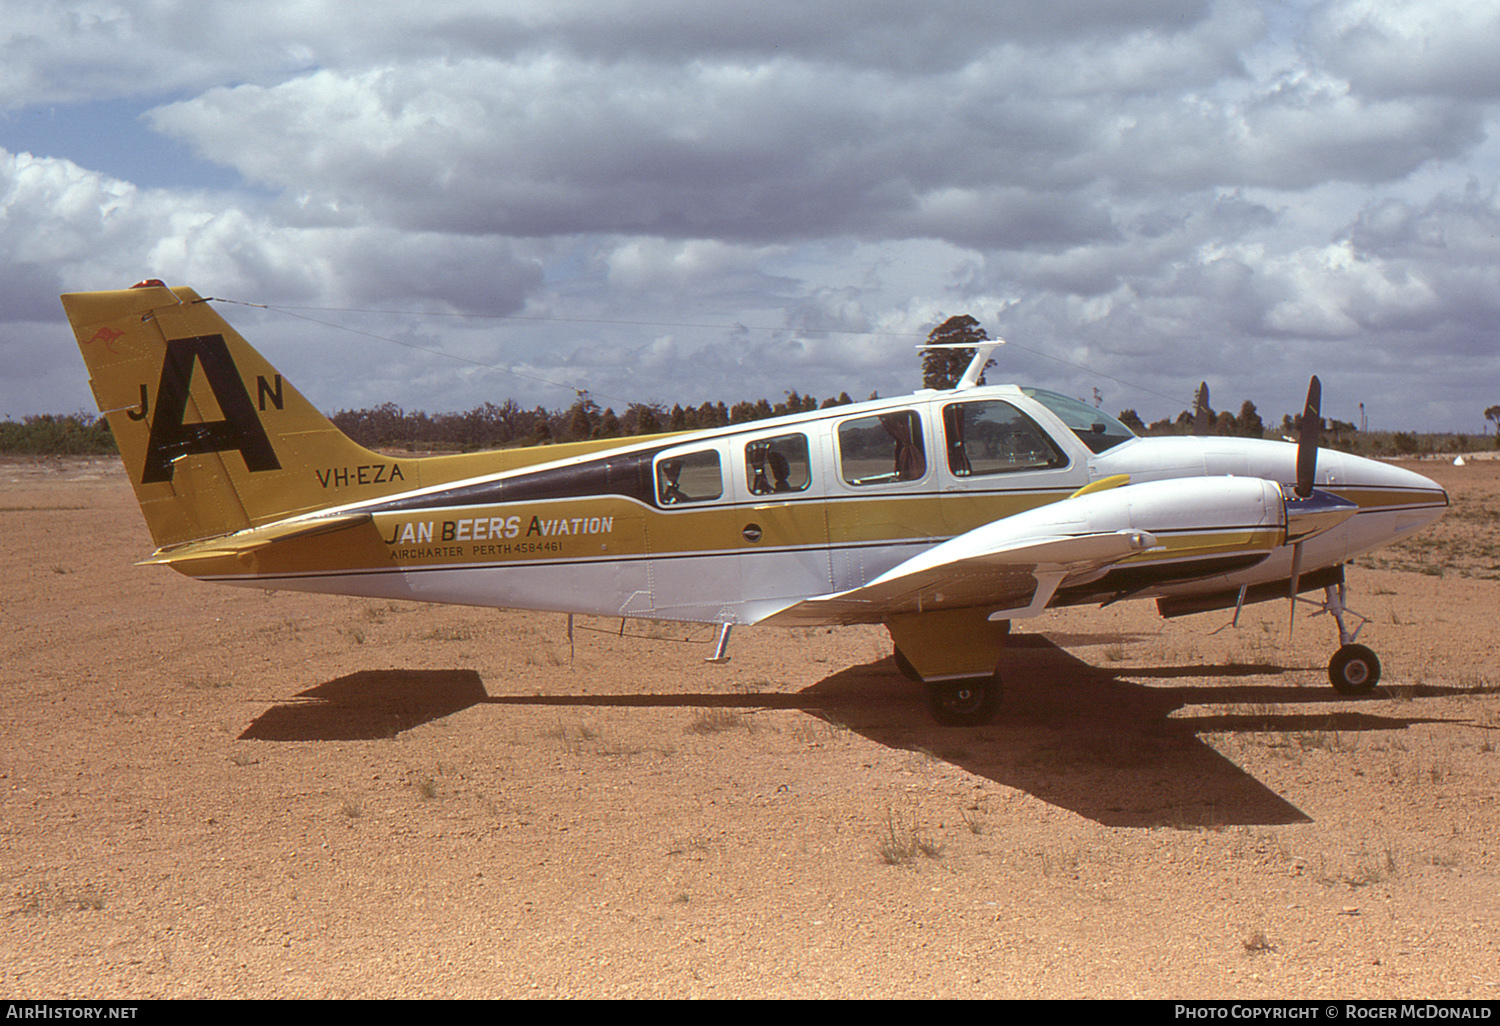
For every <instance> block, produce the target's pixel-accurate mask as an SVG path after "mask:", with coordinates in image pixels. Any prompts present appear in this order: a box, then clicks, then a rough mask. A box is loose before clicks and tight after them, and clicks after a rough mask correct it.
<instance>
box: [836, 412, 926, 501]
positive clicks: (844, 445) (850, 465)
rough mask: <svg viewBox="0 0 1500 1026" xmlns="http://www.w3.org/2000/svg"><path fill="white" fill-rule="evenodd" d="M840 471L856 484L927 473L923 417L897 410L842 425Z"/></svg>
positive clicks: (901, 479)
mask: <svg viewBox="0 0 1500 1026" xmlns="http://www.w3.org/2000/svg"><path fill="white" fill-rule="evenodd" d="M839 472H840V473H841V474H842V475H843V477H844V480H845V481H847V482H849V483H850V484H852V485H873V484H890V483H892V482H895V481H915V480H917V479H918V478H920V477H923V476H924V475H925V474H926V473H927V456H926V454H925V453H924V452H923V449H922V419H921V418H920V417H919V416H917V411H916V410H897V411H895V412H892V413H882V414H880V415H879V416H875V417H861V418H859V419H858V420H846V421H844V423H842V424H840V425H839Z"/></svg>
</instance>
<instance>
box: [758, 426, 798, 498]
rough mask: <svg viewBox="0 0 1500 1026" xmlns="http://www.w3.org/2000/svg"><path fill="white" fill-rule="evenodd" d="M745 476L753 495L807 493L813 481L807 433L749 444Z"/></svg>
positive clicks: (759, 439) (763, 439)
mask: <svg viewBox="0 0 1500 1026" xmlns="http://www.w3.org/2000/svg"><path fill="white" fill-rule="evenodd" d="M745 479H746V480H747V481H748V482H749V483H750V494H751V495H776V494H779V493H782V492H803V491H806V490H807V486H808V485H809V484H811V483H812V461H811V460H810V459H809V458H808V455H807V436H806V435H803V434H795V435H777V436H776V437H775V438H757V439H756V440H755V441H753V442H751V443H750V444H749V445H747V446H745Z"/></svg>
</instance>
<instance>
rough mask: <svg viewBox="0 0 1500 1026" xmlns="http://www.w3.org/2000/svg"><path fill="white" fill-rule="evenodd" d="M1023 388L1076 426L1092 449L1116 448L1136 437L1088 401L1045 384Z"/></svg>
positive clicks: (1060, 418)
mask: <svg viewBox="0 0 1500 1026" xmlns="http://www.w3.org/2000/svg"><path fill="white" fill-rule="evenodd" d="M1021 391H1022V393H1023V394H1025V395H1027V396H1029V397H1030V398H1032V399H1035V400H1036V401H1037V402H1039V403H1041V404H1042V405H1043V406H1045V407H1047V409H1049V410H1051V411H1052V412H1053V413H1055V414H1057V419H1058V420H1060V421H1062V422H1063V423H1064V424H1066V425H1068V427H1070V428H1072V429H1073V433H1074V434H1075V435H1077V436H1078V437H1079V438H1081V439H1082V440H1083V444H1084V445H1086V446H1088V447H1089V451H1091V452H1103V451H1104V450H1106V449H1112V448H1114V447H1115V446H1117V445H1119V444H1120V443H1121V442H1128V441H1130V440H1131V439H1132V438H1134V437H1135V433H1134V432H1133V431H1131V430H1130V429H1129V428H1128V427H1126V426H1125V425H1124V424H1121V423H1120V422H1119V421H1118V420H1116V419H1115V418H1114V417H1111V416H1110V415H1109V414H1107V413H1105V412H1104V411H1103V410H1096V409H1094V408H1093V407H1092V406H1090V405H1089V404H1088V403H1084V402H1079V401H1078V400H1077V399H1073V398H1070V397H1068V396H1065V395H1061V394H1059V393H1057V392H1048V391H1047V390H1046V389H1043V388H1023V389H1021Z"/></svg>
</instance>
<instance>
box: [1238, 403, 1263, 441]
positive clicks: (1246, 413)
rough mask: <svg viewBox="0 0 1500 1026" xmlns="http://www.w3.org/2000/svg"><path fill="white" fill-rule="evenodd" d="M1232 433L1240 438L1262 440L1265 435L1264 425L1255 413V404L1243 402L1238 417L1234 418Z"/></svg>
mask: <svg viewBox="0 0 1500 1026" xmlns="http://www.w3.org/2000/svg"><path fill="white" fill-rule="evenodd" d="M1234 433H1235V434H1237V435H1239V436H1240V437H1241V438H1264V437H1265V435H1266V425H1265V423H1264V422H1263V421H1262V420H1261V419H1260V414H1259V413H1257V412H1256V410H1255V404H1254V403H1252V402H1251V401H1250V400H1249V399H1246V400H1245V403H1244V405H1243V406H1241V407H1240V415H1239V416H1238V417H1236V418H1235V422H1234Z"/></svg>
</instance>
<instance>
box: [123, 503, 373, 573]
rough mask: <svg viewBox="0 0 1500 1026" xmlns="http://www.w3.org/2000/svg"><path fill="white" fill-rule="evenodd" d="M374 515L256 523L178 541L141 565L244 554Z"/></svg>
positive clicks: (351, 524) (331, 530)
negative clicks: (183, 542)
mask: <svg viewBox="0 0 1500 1026" xmlns="http://www.w3.org/2000/svg"><path fill="white" fill-rule="evenodd" d="M374 519H375V518H374V517H372V516H371V515H370V514H368V513H337V514H335V515H333V516H328V517H316V518H314V519H311V520H292V521H283V522H281V523H276V524H268V525H267V526H265V527H257V528H253V529H251V530H248V531H239V532H236V533H235V534H226V535H222V536H220V537H218V538H210V539H208V540H207V541H200V542H192V543H191V544H188V545H179V546H176V547H174V548H171V549H163V550H160V551H158V552H157V553H156V554H155V555H153V556H152V557H151V558H150V559H143V560H141V562H140V563H139V564H137V565H138V566H147V565H149V564H152V563H162V564H168V565H170V564H172V563H182V562H186V561H187V560H190V559H210V558H217V557H221V556H245V555H249V554H250V553H252V552H255V551H257V550H259V549H264V548H266V547H267V546H269V545H276V544H279V543H281V542H288V541H293V540H295V539H299V538H312V537H315V536H317V535H322V534H333V533H334V532H336V531H346V530H348V529H349V528H351V527H359V526H360V525H361V524H368V523H370V522H371V521H373V520H374Z"/></svg>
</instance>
